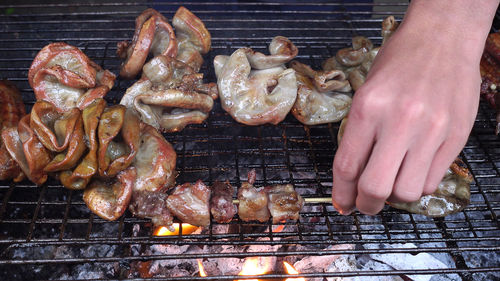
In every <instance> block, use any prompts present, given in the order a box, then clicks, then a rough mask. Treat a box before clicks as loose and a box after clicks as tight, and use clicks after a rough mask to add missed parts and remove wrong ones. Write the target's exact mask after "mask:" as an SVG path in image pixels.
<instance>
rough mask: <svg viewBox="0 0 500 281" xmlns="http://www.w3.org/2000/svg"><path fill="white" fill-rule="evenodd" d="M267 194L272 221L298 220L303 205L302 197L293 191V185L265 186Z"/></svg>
mask: <svg viewBox="0 0 500 281" xmlns="http://www.w3.org/2000/svg"><path fill="white" fill-rule="evenodd" d="M266 191H267V193H268V196H269V202H268V204H267V206H268V208H269V211H270V213H271V216H272V217H273V223H278V222H282V221H286V220H298V219H299V212H300V210H301V209H302V207H303V206H304V199H303V198H302V197H301V196H300V195H299V194H298V193H297V192H296V191H295V189H294V188H293V185H291V184H286V185H280V184H278V185H274V186H270V187H267V188H266Z"/></svg>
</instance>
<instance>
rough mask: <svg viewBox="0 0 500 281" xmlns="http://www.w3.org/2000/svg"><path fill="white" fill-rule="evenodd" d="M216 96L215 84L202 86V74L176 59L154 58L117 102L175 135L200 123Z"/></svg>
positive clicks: (151, 123)
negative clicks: (139, 77)
mask: <svg viewBox="0 0 500 281" xmlns="http://www.w3.org/2000/svg"><path fill="white" fill-rule="evenodd" d="M217 96H218V93H217V87H216V85H215V84H214V83H208V84H204V83H203V74H201V73H196V72H195V71H194V70H193V69H192V68H191V67H190V66H189V65H187V64H185V63H183V62H181V61H179V60H176V59H173V58H170V57H166V56H157V57H155V58H154V59H152V60H151V61H150V62H148V63H147V64H146V65H145V66H144V76H143V78H142V79H140V80H139V81H137V82H136V83H135V84H133V85H132V86H131V87H130V88H128V89H127V91H126V93H125V95H124V96H123V98H122V100H121V101H120V103H121V104H123V105H125V106H127V107H128V108H132V109H134V110H135V111H136V112H138V114H139V115H140V118H141V120H142V121H143V122H145V123H147V124H149V125H151V126H153V127H155V128H156V129H158V130H161V131H163V132H177V131H180V130H182V129H183V128H184V127H185V126H186V125H188V124H199V123H202V122H203V121H204V120H205V119H206V118H207V117H208V114H209V112H210V110H212V107H213V104H214V102H213V100H214V99H216V98H217Z"/></svg>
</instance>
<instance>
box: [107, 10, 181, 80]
mask: <svg viewBox="0 0 500 281" xmlns="http://www.w3.org/2000/svg"><path fill="white" fill-rule="evenodd" d="M117 47H118V49H117V54H118V56H119V57H120V58H121V59H123V60H124V61H123V63H122V66H121V70H120V76H121V77H123V78H127V79H132V78H134V77H136V76H137V74H139V72H140V71H141V69H142V66H143V65H144V63H145V62H146V59H147V57H148V55H149V53H152V54H153V56H157V55H165V56H170V57H174V58H175V57H176V56H177V40H176V38H175V33H174V30H173V29H172V26H170V24H169V23H168V21H167V19H166V18H165V17H164V16H163V15H161V14H160V13H159V12H158V11H156V10H154V9H147V10H145V11H144V12H142V14H140V15H139V16H138V17H137V19H136V20H135V33H134V37H133V39H132V43H130V42H128V41H122V42H119V43H118V46H117Z"/></svg>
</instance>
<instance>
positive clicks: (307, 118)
mask: <svg viewBox="0 0 500 281" xmlns="http://www.w3.org/2000/svg"><path fill="white" fill-rule="evenodd" d="M290 66H291V67H292V68H293V69H294V70H295V75H296V76H297V84H298V90H297V100H296V101H295V104H294V105H293V107H292V114H293V115H294V116H295V118H297V120H299V121H300V122H301V123H303V124H306V125H316V124H324V123H331V122H337V121H340V120H342V118H344V117H345V116H346V115H347V112H348V111H349V108H350V106H351V102H352V99H351V96H350V94H349V92H350V91H351V86H350V84H349V81H347V79H346V75H345V73H344V72H343V71H342V70H330V71H315V70H313V69H311V68H310V67H309V66H308V65H305V64H302V63H300V62H298V61H292V62H291V63H290Z"/></svg>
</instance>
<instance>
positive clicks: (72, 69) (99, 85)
mask: <svg viewBox="0 0 500 281" xmlns="http://www.w3.org/2000/svg"><path fill="white" fill-rule="evenodd" d="M115 78H116V77H115V75H114V74H113V73H111V72H109V71H108V70H103V69H102V68H101V67H100V66H99V65H97V64H96V63H94V62H93V61H91V60H90V59H89V58H88V57H87V56H86V55H85V54H84V53H83V52H82V51H81V50H80V49H78V48H76V47H74V46H71V45H68V44H66V43H61V42H59V43H52V44H49V45H47V46H45V47H44V48H43V49H42V50H41V51H40V52H38V54H37V55H36V57H35V59H34V60H33V63H32V64H31V67H30V69H29V72H28V81H29V83H30V85H31V88H33V90H34V92H35V95H36V99H37V100H45V101H48V102H50V103H52V104H53V105H54V106H55V107H56V109H57V110H58V111H59V112H66V111H69V110H71V109H72V108H73V107H78V108H79V109H83V108H85V107H86V106H87V105H89V104H90V103H92V102H93V101H94V100H95V99H96V98H102V97H104V96H105V95H106V94H107V93H108V92H109V90H111V88H112V87H113V85H114V83H115Z"/></svg>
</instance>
